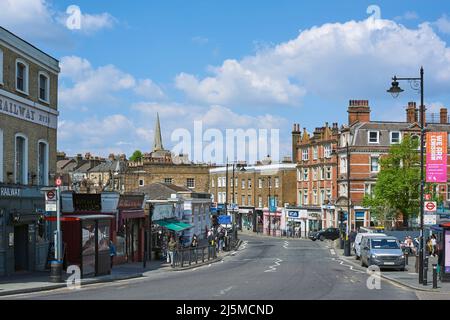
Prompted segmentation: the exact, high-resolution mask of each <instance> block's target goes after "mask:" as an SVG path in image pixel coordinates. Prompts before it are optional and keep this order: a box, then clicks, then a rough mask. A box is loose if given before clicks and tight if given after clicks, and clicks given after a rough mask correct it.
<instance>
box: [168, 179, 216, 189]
mask: <svg viewBox="0 0 450 320" xmlns="http://www.w3.org/2000/svg"><path fill="white" fill-rule="evenodd" d="M164 183H168V184H172V178H164ZM212 184H213V187H214V180H212Z"/></svg>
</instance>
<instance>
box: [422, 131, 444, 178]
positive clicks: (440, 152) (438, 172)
mask: <svg viewBox="0 0 450 320" xmlns="http://www.w3.org/2000/svg"><path fill="white" fill-rule="evenodd" d="M426 140H427V148H426V150H427V161H426V182H431V183H439V182H441V183H446V182H447V132H427V136H426Z"/></svg>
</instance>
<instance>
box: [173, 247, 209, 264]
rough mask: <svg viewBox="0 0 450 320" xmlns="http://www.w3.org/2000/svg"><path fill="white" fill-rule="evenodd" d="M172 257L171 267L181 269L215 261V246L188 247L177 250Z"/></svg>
mask: <svg viewBox="0 0 450 320" xmlns="http://www.w3.org/2000/svg"><path fill="white" fill-rule="evenodd" d="M173 255H174V257H173V260H174V261H173V263H172V262H171V263H172V267H174V268H183V267H186V266H191V265H192V264H198V263H203V262H205V261H210V260H214V259H216V258H217V249H216V246H204V247H190V248H183V249H177V250H175V252H174V253H173Z"/></svg>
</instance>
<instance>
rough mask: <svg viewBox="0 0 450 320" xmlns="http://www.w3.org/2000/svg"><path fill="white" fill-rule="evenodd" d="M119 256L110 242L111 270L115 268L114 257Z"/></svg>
mask: <svg viewBox="0 0 450 320" xmlns="http://www.w3.org/2000/svg"><path fill="white" fill-rule="evenodd" d="M116 255H117V253H116V246H115V245H114V243H113V242H112V241H111V240H109V256H110V257H111V269H112V267H113V262H114V257H115V256H116Z"/></svg>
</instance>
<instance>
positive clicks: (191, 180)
mask: <svg viewBox="0 0 450 320" xmlns="http://www.w3.org/2000/svg"><path fill="white" fill-rule="evenodd" d="M186 186H187V187H188V188H191V189H192V188H195V179H194V178H187V179H186Z"/></svg>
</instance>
